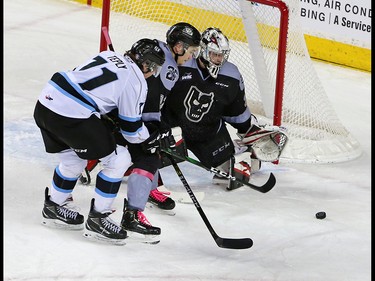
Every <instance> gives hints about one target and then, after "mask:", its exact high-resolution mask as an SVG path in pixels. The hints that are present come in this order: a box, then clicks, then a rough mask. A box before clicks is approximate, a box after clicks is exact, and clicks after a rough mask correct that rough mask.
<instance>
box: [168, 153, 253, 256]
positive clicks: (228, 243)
mask: <svg viewBox="0 0 375 281" xmlns="http://www.w3.org/2000/svg"><path fill="white" fill-rule="evenodd" d="M168 157H169V159H170V161H171V163H172V165H173V167H174V169H175V171H176V173H177V175H178V177H179V178H180V180H181V182H182V184H183V185H184V187H185V189H186V191H187V193H188V194H189V196H190V198H191V200H192V201H193V203H194V206H195V207H196V209H197V210H198V212H199V214H200V216H201V218H202V219H203V221H204V223H205V224H206V226H207V228H208V230H209V231H210V233H211V235H212V237H213V238H214V240H215V242H216V244H217V245H218V246H219V247H220V248H227V249H248V248H250V247H251V246H253V240H251V239H250V238H222V237H220V236H219V235H217V234H216V232H215V230H214V229H213V227H212V226H211V224H210V222H209V220H208V219H207V217H206V215H205V213H204V212H203V209H202V207H201V205H200V204H199V202H198V200H197V198H196V197H195V195H194V193H193V191H192V190H191V188H190V186H189V184H188V183H187V181H186V179H185V177H184V175H183V174H182V172H181V170H180V168H179V166H178V165H177V163H176V161H175V160H174V158H173V156H172V155H170V154H168Z"/></svg>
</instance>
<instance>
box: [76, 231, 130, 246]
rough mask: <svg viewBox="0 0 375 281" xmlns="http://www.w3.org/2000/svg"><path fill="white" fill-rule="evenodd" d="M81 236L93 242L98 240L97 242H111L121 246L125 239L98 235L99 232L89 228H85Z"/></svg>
mask: <svg viewBox="0 0 375 281" xmlns="http://www.w3.org/2000/svg"><path fill="white" fill-rule="evenodd" d="M83 237H85V238H86V239H88V240H90V241H94V242H99V243H106V244H111V245H116V246H123V245H126V241H125V239H112V238H108V237H105V236H103V235H100V234H99V233H96V232H92V231H90V230H87V229H86V230H85V232H84V233H83Z"/></svg>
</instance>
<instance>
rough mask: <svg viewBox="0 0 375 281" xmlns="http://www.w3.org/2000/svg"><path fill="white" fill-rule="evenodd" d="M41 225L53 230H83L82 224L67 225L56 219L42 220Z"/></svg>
mask: <svg viewBox="0 0 375 281" xmlns="http://www.w3.org/2000/svg"><path fill="white" fill-rule="evenodd" d="M42 225H44V226H47V227H49V228H54V229H64V230H82V229H83V228H84V224H83V223H82V224H67V223H65V222H63V221H61V220H57V219H47V218H43V219H42Z"/></svg>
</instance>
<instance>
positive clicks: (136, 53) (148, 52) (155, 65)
mask: <svg viewBox="0 0 375 281" xmlns="http://www.w3.org/2000/svg"><path fill="white" fill-rule="evenodd" d="M130 53H131V54H132V55H133V57H134V60H135V63H136V64H137V65H138V66H139V68H140V69H141V70H142V71H143V66H145V67H146V68H147V71H143V72H144V73H148V72H152V71H155V73H156V74H155V76H157V74H158V73H159V72H160V69H161V66H162V65H163V63H164V61H165V54H164V51H163V50H162V49H161V48H160V47H159V42H158V41H157V40H155V39H154V40H151V39H147V38H144V39H141V40H138V41H137V42H135V43H134V44H133V46H132V48H131V50H130Z"/></svg>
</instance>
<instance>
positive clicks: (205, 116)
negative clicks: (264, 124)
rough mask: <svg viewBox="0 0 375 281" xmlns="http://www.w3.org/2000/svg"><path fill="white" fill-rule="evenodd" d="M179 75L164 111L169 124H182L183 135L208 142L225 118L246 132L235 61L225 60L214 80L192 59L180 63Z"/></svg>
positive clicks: (247, 119) (247, 113)
mask: <svg viewBox="0 0 375 281" xmlns="http://www.w3.org/2000/svg"><path fill="white" fill-rule="evenodd" d="M179 74H180V76H179V79H178V81H177V82H176V84H175V86H174V87H173V88H172V91H171V93H170V95H169V96H168V98H167V100H166V104H165V110H164V111H163V114H165V115H166V118H167V120H168V122H169V123H170V125H171V126H173V127H175V126H179V127H181V129H182V134H183V136H184V138H186V139H188V140H190V141H198V142H200V141H207V140H209V139H211V138H214V137H215V135H216V133H217V132H218V131H219V129H220V127H221V126H223V125H224V124H223V123H224V121H225V122H228V123H229V124H231V125H232V126H233V127H235V128H237V129H238V130H239V132H241V133H244V132H246V130H247V129H248V128H249V126H250V120H251V118H250V117H251V113H250V110H249V108H248V106H247V103H246V98H245V87H244V82H243V79H242V76H241V74H240V72H239V70H238V68H237V67H236V66H235V65H234V64H232V63H230V62H226V63H225V64H224V65H223V66H222V67H221V69H220V72H219V75H218V77H217V78H216V79H214V78H213V77H211V76H210V75H209V74H208V72H207V71H204V70H203V71H202V70H201V69H200V68H199V66H198V61H197V60H195V59H193V60H190V61H188V62H187V63H186V64H184V65H182V66H179Z"/></svg>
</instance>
